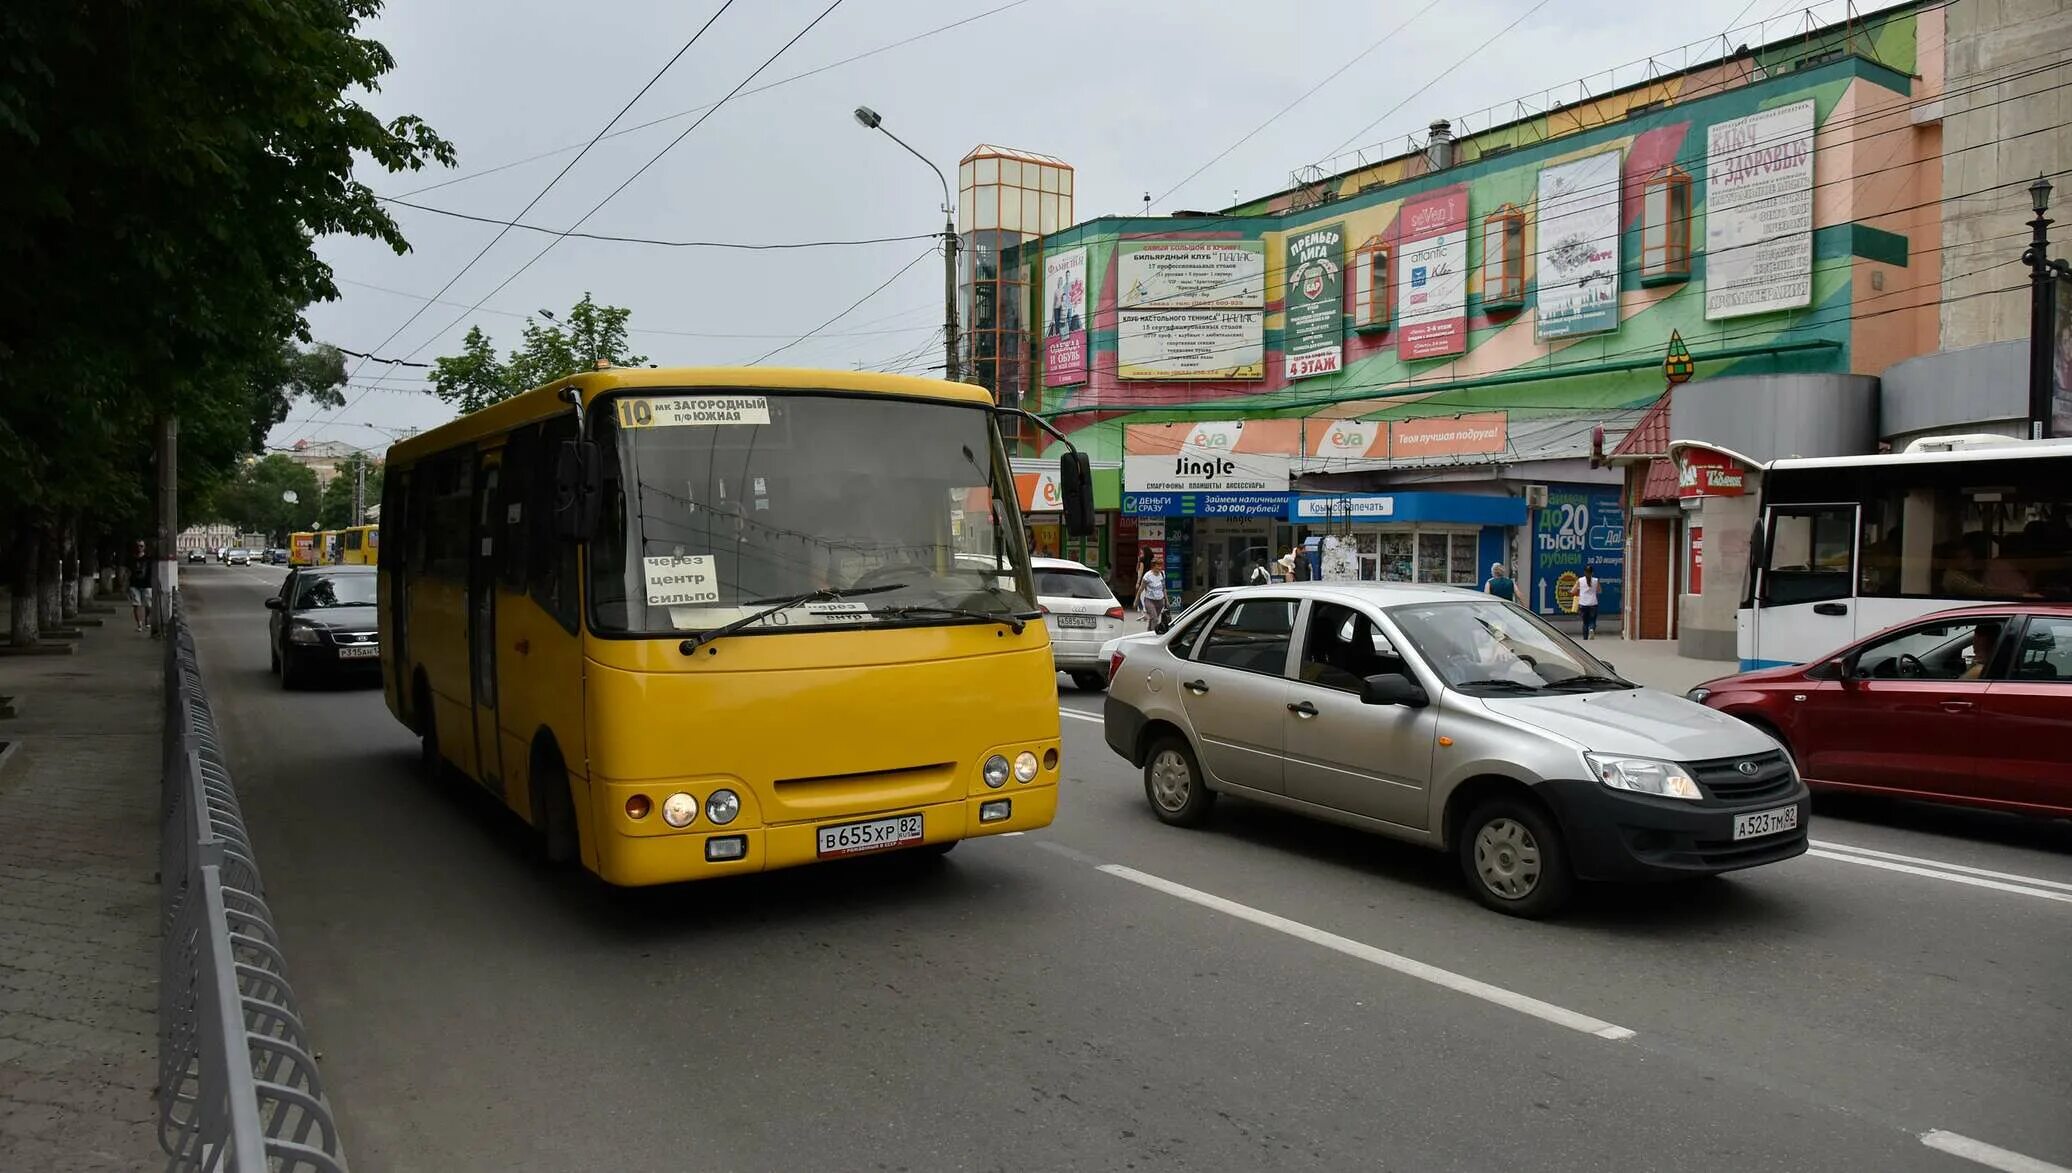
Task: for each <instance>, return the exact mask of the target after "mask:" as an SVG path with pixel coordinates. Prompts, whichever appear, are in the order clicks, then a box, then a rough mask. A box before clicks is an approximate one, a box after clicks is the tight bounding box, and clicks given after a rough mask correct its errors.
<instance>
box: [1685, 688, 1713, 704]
mask: <svg viewBox="0 0 2072 1173" xmlns="http://www.w3.org/2000/svg"><path fill="white" fill-rule="evenodd" d="M1711 695H1712V690H1711V689H1709V688H1705V687H1702V686H1701V687H1698V688H1694V689H1692V690H1691V691H1689V692H1687V693H1685V694H1684V699H1685V700H1687V701H1696V702H1697V703H1699V704H1701V705H1702V704H1704V703H1705V698H1706V697H1709V696H1711Z"/></svg>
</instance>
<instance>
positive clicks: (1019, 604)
mask: <svg viewBox="0 0 2072 1173" xmlns="http://www.w3.org/2000/svg"><path fill="white" fill-rule="evenodd" d="M594 435H595V437H596V439H597V441H598V445H599V448H600V450H601V452H602V454H603V457H604V490H605V492H604V506H603V511H602V520H601V521H600V524H599V527H598V535H597V537H596V539H595V540H594V541H592V543H591V545H590V600H591V623H592V626H593V628H594V629H595V630H597V631H600V632H606V633H624V634H640V633H651V634H664V633H670V634H673V633H678V632H688V631H707V630H711V629H712V628H715V627H719V626H721V625H722V624H726V623H730V622H734V621H737V620H740V619H742V618H745V617H746V616H748V615H750V614H753V613H754V612H756V611H758V610H762V609H764V608H768V607H771V606H773V605H775V604H778V603H782V602H784V601H785V600H787V599H792V598H795V597H799V596H805V595H808V594H814V593H817V594H818V597H816V598H812V599H806V600H803V601H801V602H799V603H798V604H797V605H796V606H793V607H787V608H783V609H781V610H778V611H776V612H775V613H773V614H771V615H769V616H767V617H765V618H764V619H762V620H761V621H759V622H758V623H756V624H754V625H752V626H751V627H750V628H749V629H748V630H749V631H751V632H754V631H770V630H783V631H796V630H800V629H802V628H804V629H824V628H828V627H835V626H844V625H854V624H858V623H884V622H895V621H896V622H901V623H917V622H918V623H955V622H973V621H975V620H974V618H973V617H972V616H970V615H964V616H959V615H956V614H954V613H953V612H954V611H963V612H981V613H983V614H984V615H1001V616H1007V615H1025V614H1027V613H1030V612H1033V611H1035V604H1034V599H1033V596H1032V595H1031V594H1030V586H1029V571H1028V555H1027V552H1026V549H1025V547H1024V544H1023V540H1022V531H1021V525H1020V522H1019V514H1018V513H1017V511H1016V507H1015V498H1014V490H1013V485H1014V480H1013V476H1012V474H1011V472H1010V470H1009V467H1008V464H1007V459H1006V455H1005V452H1004V450H1003V449H1002V447H1001V445H1000V440H999V435H998V431H997V429H996V427H995V425H994V423H993V420H992V415H991V413H990V412H988V411H986V410H985V409H984V408H982V407H977V406H971V405H964V404H955V403H942V402H930V401H923V400H912V399H895V398H888V397H884V396H854V395H841V394H833V393H824V392H814V391H802V392H777V393H770V392H766V391H763V390H760V389H758V390H756V391H754V392H744V391H734V390H710V391H704V390H701V391H687V392H664V393H658V394H647V393H642V394H623V395H619V396H614V397H612V398H609V399H606V400H604V401H603V402H602V406H601V407H600V408H598V409H597V422H596V426H595V428H594ZM945 609H948V610H945Z"/></svg>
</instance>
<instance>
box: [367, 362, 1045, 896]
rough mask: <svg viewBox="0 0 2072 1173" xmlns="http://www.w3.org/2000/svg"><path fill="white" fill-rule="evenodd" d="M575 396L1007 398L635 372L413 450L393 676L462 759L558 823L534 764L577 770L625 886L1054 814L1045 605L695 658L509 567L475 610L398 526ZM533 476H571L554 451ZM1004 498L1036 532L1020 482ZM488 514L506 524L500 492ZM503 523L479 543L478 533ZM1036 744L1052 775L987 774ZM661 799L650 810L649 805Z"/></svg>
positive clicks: (435, 744) (442, 748)
mask: <svg viewBox="0 0 2072 1173" xmlns="http://www.w3.org/2000/svg"><path fill="white" fill-rule="evenodd" d="M565 387H574V388H576V389H578V390H579V391H580V393H581V401H582V403H583V405H584V407H585V409H586V410H587V409H588V407H589V405H590V404H591V403H592V402H593V401H594V400H595V399H597V398H598V397H599V396H601V395H605V394H609V393H611V392H614V391H619V390H623V389H628V388H653V389H658V390H660V389H668V390H686V389H698V390H715V391H731V390H737V389H765V390H768V391H771V392H783V391H788V390H797V391H832V392H838V393H846V394H849V395H859V394H862V395H873V394H876V395H886V396H898V397H903V398H906V399H926V400H937V401H942V402H946V403H951V404H959V403H963V404H973V405H980V406H989V405H990V404H991V402H992V400H991V397H990V396H989V395H988V394H987V393H986V392H985V391H984V390H983V389H981V388H978V387H973V386H968V385H964V384H953V383H945V382H941V381H938V380H932V379H918V378H910V377H905V376H896V375H880V374H873V373H864V372H854V371H805V370H783V369H762V368H749V369H675V370H670V369H659V370H658V369H626V370H619V369H613V370H606V371H600V372H595V373H586V374H583V375H578V376H574V377H572V378H570V379H568V380H565V381H563V382H561V383H557V384H553V385H551V386H550V387H547V388H541V389H537V390H534V391H529V392H526V393H523V394H521V395H518V396H515V397H513V398H511V399H509V400H505V401H504V402H502V403H499V404H496V405H494V406H491V407H489V408H485V409H484V410H482V411H479V412H476V413H473V414H471V415H468V416H465V417H463V418H461V419H459V420H456V421H454V422H452V423H450V424H447V425H444V426H442V427H440V428H436V429H433V430H431V431H428V432H425V433H422V434H420V435H418V436H414V437H411V438H409V439H406V440H403V441H401V442H400V443H398V444H396V445H395V446H394V447H392V448H391V449H390V450H389V453H388V465H387V472H386V479H385V483H384V484H385V500H384V503H383V507H382V517H383V520H384V524H385V525H387V527H388V528H389V530H390V539H391V540H390V541H389V542H388V543H386V544H385V545H384V546H383V547H382V559H381V562H380V566H381V585H380V600H379V608H380V616H381V618H380V626H381V633H382V634H381V639H382V643H383V648H382V667H383V679H384V690H385V694H386V698H387V703H388V707H389V709H390V711H391V712H392V713H394V714H395V716H396V717H397V719H398V720H400V721H402V722H403V724H404V725H406V726H407V727H409V728H410V729H412V730H413V731H414V732H417V733H418V734H419V736H420V737H423V738H425V740H426V742H427V745H428V747H429V748H430V750H431V752H433V753H435V754H436V756H437V758H438V759H439V760H440V761H442V762H443V763H444V764H445V765H446V766H447V767H450V768H453V769H456V770H458V771H459V772H460V773H461V774H463V775H465V776H467V777H469V778H471V779H473V780H474V781H476V782H477V783H479V784H481V785H483V786H484V787H486V788H487V789H489V790H490V791H491V792H492V793H494V794H496V795H498V796H499V797H500V798H501V799H502V800H503V802H504V803H505V804H506V805H507V806H509V807H510V809H511V810H512V811H514V812H515V813H517V814H518V815H519V816H520V817H521V818H524V819H526V820H527V821H528V822H531V823H532V824H533V825H534V826H535V828H537V829H542V830H543V829H544V828H545V826H546V824H547V823H548V822H549V820H550V819H551V817H552V816H551V814H550V809H551V807H552V802H553V796H552V795H551V794H548V793H536V790H538V789H541V788H536V787H535V785H534V782H535V779H536V778H537V777H545V778H547V779H549V780H550V782H549V784H548V787H547V788H548V789H551V787H552V785H553V780H558V779H563V778H565V780H566V784H567V788H568V799H567V801H568V803H569V804H570V806H571V807H572V809H573V815H574V823H575V827H574V831H575V835H576V840H577V845H578V848H579V852H580V859H581V862H582V864H583V865H584V866H585V867H587V868H588V869H590V870H591V871H593V872H595V873H596V874H597V875H598V876H600V877H601V878H603V879H604V880H605V881H607V882H609V883H612V884H617V885H627V886H634V885H649V884H661V883H669V882H674V881H682V880H695V879H704V878H708V877H713V876H721V875H729V874H735V873H742V872H759V871H767V870H772V869H776V868H785V867H792V866H796V865H800V864H808V863H813V862H817V861H819V860H820V859H821V855H820V852H819V843H818V838H817V833H818V831H819V829H820V828H823V827H828V826H833V825H839V824H845V823H852V822H858V821H863V820H872V819H881V818H890V817H894V816H901V815H913V814H918V815H920V816H921V817H922V835H923V840H922V842H923V843H925V844H930V845H947V844H950V843H953V842H955V841H957V840H960V839H964V838H968V837H972V836H977V835H992V834H1000V833H1004V832H1011V831H1027V830H1031V829H1034V828H1038V827H1043V826H1046V825H1048V824H1049V823H1050V821H1051V819H1052V817H1053V816H1054V814H1055V812H1056V809H1057V783H1058V779H1059V777H1060V771H1061V769H1062V763H1061V761H1060V757H1059V755H1060V753H1061V745H1060V742H1059V736H1058V733H1059V716H1058V698H1057V677H1056V672H1055V668H1054V665H1053V661H1052V658H1051V652H1050V646H1049V636H1048V633H1047V630H1046V628H1045V626H1044V624H1043V623H1042V622H1041V621H1040V620H1035V619H1031V620H1030V621H1028V622H1027V625H1026V626H1025V627H1024V628H1023V630H1022V631H1021V632H1019V633H1013V632H1011V631H1010V630H1009V628H1008V627H1006V626H1004V625H1001V624H997V623H961V624H948V625H928V626H907V627H888V628H885V629H881V630H870V629H867V628H862V627H854V628H840V629H834V630H816V631H802V632H796V633H778V634H768V633H758V634H752V635H749V636H746V637H725V638H721V639H718V640H715V641H713V642H712V643H710V644H708V645H706V646H704V647H703V648H700V649H698V650H697V651H696V652H695V653H693V654H688V655H687V654H685V653H684V652H683V651H682V650H681V649H680V646H679V645H680V644H681V643H682V639H681V638H680V637H678V636H669V637H646V636H623V635H599V634H596V633H594V632H592V631H591V629H590V622H589V619H588V614H589V610H588V608H587V607H586V606H582V605H580V603H583V602H587V599H581V600H579V605H576V606H574V607H573V608H572V610H573V612H574V616H575V617H576V618H577V621H576V622H575V623H574V625H573V630H572V629H571V626H570V625H569V624H568V623H567V622H566V620H567V619H568V618H570V617H569V616H567V615H563V616H560V617H557V615H556V614H555V613H554V612H553V611H552V610H551V609H550V608H549V607H548V606H547V605H545V604H544V603H543V601H542V599H541V598H540V597H539V596H538V595H537V594H536V593H532V592H529V591H524V590H515V589H513V588H512V587H511V586H510V585H509V584H508V583H506V582H504V581H497V582H496V583H495V584H494V586H493V587H492V588H491V589H489V590H488V591H485V592H481V593H479V594H476V595H475V596H474V601H475V602H476V603H477V604H478V605H480V604H482V602H483V595H484V594H486V595H488V596H489V597H490V598H489V602H488V604H487V606H488V607H489V608H490V610H489V611H488V612H486V613H484V614H483V615H476V614H474V613H473V609H471V607H470V601H471V587H470V584H469V582H468V581H466V580H465V577H464V578H463V580H456V579H455V577H453V576H451V575H447V576H436V575H432V574H425V573H418V572H416V571H414V570H411V569H409V567H410V566H412V565H414V564H415V563H416V562H417V557H418V555H417V552H416V550H415V547H417V546H418V544H419V542H420V541H421V539H422V537H423V535H422V534H420V532H419V525H418V523H417V522H416V521H414V520H413V521H400V520H399V519H401V518H405V517H406V510H407V508H408V505H407V504H406V502H407V501H408V500H410V499H411V492H412V490H411V489H410V485H411V484H412V477H413V476H415V475H416V474H417V472H418V471H419V466H422V465H425V462H427V461H430V460H433V459H434V458H437V457H439V456H442V455H444V454H449V453H453V452H456V451H463V452H472V453H474V454H475V458H476V460H477V461H478V464H477V469H478V470H480V469H483V468H487V467H490V466H492V465H495V464H496V463H497V462H499V461H500V460H501V459H502V453H503V450H504V448H505V446H506V443H507V439H508V437H509V436H510V434H511V433H512V431H513V430H514V429H518V428H521V427H524V426H526V425H528V424H532V423H539V422H542V421H551V420H554V419H556V418H557V417H558V418H561V419H572V411H573V409H572V408H571V407H570V406H569V405H568V404H567V403H566V402H564V401H563V400H562V399H561V398H560V392H561V390H562V389H563V388H565ZM570 426H571V427H572V426H573V425H572V423H571V425H570ZM887 459H888V461H896V460H898V459H900V456H899V454H898V453H888V454H887ZM499 475H500V474H499ZM525 475H526V476H528V477H533V476H545V477H547V478H548V479H549V481H551V479H552V476H553V469H552V463H551V461H548V462H547V463H546V467H545V468H544V469H533V470H527V471H526V473H525ZM857 491H858V492H868V491H869V487H868V486H867V485H862V486H858V489H857ZM1001 504H1002V505H1004V506H1006V507H1007V509H1008V510H1009V513H1008V516H1009V518H1010V524H1011V525H1012V526H1013V527H1014V528H1015V530H1016V534H1015V539H1014V540H1015V542H1016V543H1017V544H1019V535H1020V527H1021V523H1020V520H1019V515H1018V514H1015V513H1013V512H1012V493H1011V492H1010V493H1008V494H1005V495H1004V498H1003V500H1002V502H1001ZM472 513H473V515H474V516H475V517H476V518H481V517H482V516H484V513H485V511H484V509H483V508H482V507H481V502H480V501H479V500H478V501H477V502H476V503H475V506H474V508H473V510H472ZM427 532H429V530H428V527H427ZM481 532H482V531H480V530H479V529H478V530H476V531H475V533H474V534H471V535H467V540H468V541H469V542H471V543H475V542H479V541H480V536H479V535H480V534H481ZM495 540H497V539H496V538H495V537H494V536H493V535H492V541H495ZM469 548H470V549H473V548H475V547H474V546H473V545H471V546H470V547H469ZM483 548H484V549H485V550H486V549H488V548H489V547H483ZM587 556H588V555H587V550H585V551H584V552H583V554H582V556H581V557H582V559H583V562H582V564H581V565H586V564H587ZM576 578H577V579H578V580H581V579H582V578H583V576H582V575H581V574H580V573H578V574H577V575H576ZM478 581H479V576H478ZM585 590H587V587H585ZM1029 610H1030V611H1032V612H1033V611H1034V607H1033V606H1032V607H1030V608H1029ZM484 618H488V619H490V620H491V621H490V622H488V623H486V624H483V626H484V628H485V629H486V630H489V631H492V632H493V635H492V636H491V639H490V640H489V641H488V642H489V643H490V646H492V647H493V648H494V651H493V653H492V654H491V655H490V656H489V657H488V659H487V661H486V662H485V661H484V659H483V658H482V657H481V656H479V655H478V654H477V651H476V649H474V648H473V647H472V645H471V640H470V631H471V619H472V620H476V621H478V622H479V621H480V620H482V619H484ZM492 678H493V683H492ZM485 698H488V703H484V700H485ZM427 734H429V736H426V735H427ZM1023 753H1028V754H1031V755H1033V756H1034V757H1035V759H1036V760H1037V761H1038V762H1039V763H1040V769H1039V771H1038V773H1037V776H1036V777H1035V778H1033V779H1032V780H1030V781H1029V782H1026V783H1024V782H1020V781H1017V780H1014V779H1012V778H1010V780H1009V781H1007V782H1006V783H1005V785H1004V786H1002V787H1000V788H991V787H988V786H987V785H986V783H985V781H984V780H983V778H982V777H981V768H982V766H983V764H984V763H985V761H986V760H987V759H988V758H989V757H990V756H992V755H995V754H999V755H1001V756H1004V757H1005V758H1007V759H1008V760H1009V761H1014V760H1015V759H1016V758H1017V757H1018V756H1019V755H1020V754H1023ZM722 787H723V788H726V789H729V790H732V791H734V792H735V793H736V794H737V795H738V796H739V798H740V803H741V809H740V813H739V815H738V817H737V818H735V819H734V820H733V821H732V822H731V823H729V824H727V825H725V826H724V827H715V826H713V825H712V824H711V822H710V821H709V819H708V818H707V817H706V813H705V811H704V809H703V803H704V801H705V799H706V798H707V797H708V796H709V795H710V794H711V793H712V792H713V791H714V790H715V789H718V788H722ZM678 793H683V794H689V795H691V796H693V798H694V799H695V800H696V801H697V803H698V804H699V805H700V810H699V813H698V815H697V817H696V819H695V820H694V821H693V822H692V823H691V824H690V825H689V826H687V827H685V828H683V829H681V830H679V829H676V828H673V827H671V826H670V825H669V824H668V823H667V822H665V821H664V820H663V818H662V817H661V815H660V811H661V809H662V806H663V804H664V802H665V801H666V800H667V799H668V798H669V797H670V796H671V795H673V794H678ZM1001 799H1006V800H1008V802H1009V804H1010V805H1009V814H1008V817H1006V818H1004V819H998V820H997V821H989V822H985V823H981V821H980V806H981V804H986V803H998V801H999V800H1001ZM643 806H645V807H646V808H647V809H648V811H649V813H647V814H646V815H645V817H635V815H634V813H633V812H635V811H638V810H641V809H642V808H643ZM996 809H997V808H996ZM734 838H738V839H740V840H742V841H743V843H742V844H741V855H740V858H738V859H733V860H709V859H708V857H707V852H708V849H707V842H708V840H713V839H734Z"/></svg>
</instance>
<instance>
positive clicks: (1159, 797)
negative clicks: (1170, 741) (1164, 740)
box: [1151, 746, 1194, 814]
mask: <svg viewBox="0 0 2072 1173" xmlns="http://www.w3.org/2000/svg"><path fill="white" fill-rule="evenodd" d="M1193 789H1194V771H1193V770H1191V769H1189V768H1188V765H1187V759H1186V758H1184V757H1181V756H1180V751H1179V750H1177V749H1174V748H1172V747H1170V746H1168V747H1166V748H1163V749H1160V750H1159V751H1158V752H1157V753H1156V754H1153V755H1152V757H1151V801H1153V802H1155V803H1157V804H1158V806H1159V809H1160V810H1163V811H1165V812H1167V813H1168V814H1178V813H1180V811H1181V810H1183V809H1185V808H1186V806H1187V796H1188V794H1189V793H1190V792H1191V791H1192V790H1193Z"/></svg>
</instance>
